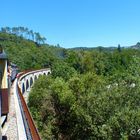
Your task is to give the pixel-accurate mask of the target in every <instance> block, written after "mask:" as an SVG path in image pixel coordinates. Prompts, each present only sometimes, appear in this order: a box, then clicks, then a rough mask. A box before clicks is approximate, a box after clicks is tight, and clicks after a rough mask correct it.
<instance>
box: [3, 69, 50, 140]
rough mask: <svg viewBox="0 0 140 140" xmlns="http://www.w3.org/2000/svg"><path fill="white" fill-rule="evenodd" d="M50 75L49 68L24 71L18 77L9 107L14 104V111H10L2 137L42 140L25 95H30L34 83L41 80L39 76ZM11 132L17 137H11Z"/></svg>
mask: <svg viewBox="0 0 140 140" xmlns="http://www.w3.org/2000/svg"><path fill="white" fill-rule="evenodd" d="M50 73H51V70H50V69H49V68H46V69H39V70H31V71H24V72H21V73H19V74H18V75H17V78H16V79H15V81H14V83H13V85H12V94H11V95H10V96H11V97H10V99H11V100H10V103H9V104H10V105H9V106H12V105H13V104H14V109H9V113H8V119H7V122H6V124H5V125H6V127H5V128H4V129H3V130H2V135H3V136H4V137H5V138H7V139H17V140H40V139H41V138H40V136H39V133H38V130H37V128H36V126H35V124H34V121H33V119H32V116H31V114H30V111H29V109H28V106H27V104H26V101H25V98H24V95H25V94H29V91H30V89H31V87H32V86H33V84H34V82H35V81H36V80H37V79H38V78H39V76H41V75H45V76H47V75H49V74H50ZM11 114H12V115H11ZM13 114H14V116H13ZM13 120H14V121H13ZM8 121H9V122H8ZM11 124H13V125H11ZM14 125H15V126H14ZM12 127H15V128H12ZM14 130H15V132H14ZM10 131H13V132H14V133H15V134H12V135H15V136H11V132H10Z"/></svg>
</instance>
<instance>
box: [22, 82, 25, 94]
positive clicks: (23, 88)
mask: <svg viewBox="0 0 140 140" xmlns="http://www.w3.org/2000/svg"><path fill="white" fill-rule="evenodd" d="M24 92H25V84H24V83H23V84H22V93H24Z"/></svg>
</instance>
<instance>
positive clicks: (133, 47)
mask: <svg viewBox="0 0 140 140" xmlns="http://www.w3.org/2000/svg"><path fill="white" fill-rule="evenodd" d="M130 48H132V49H140V42H138V43H137V44H136V45H132V46H130Z"/></svg>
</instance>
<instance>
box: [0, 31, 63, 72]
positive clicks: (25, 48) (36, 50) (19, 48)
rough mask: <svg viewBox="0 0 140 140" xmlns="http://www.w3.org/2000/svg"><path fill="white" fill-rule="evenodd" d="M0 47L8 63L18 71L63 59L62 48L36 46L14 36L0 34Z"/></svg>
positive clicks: (47, 64) (29, 41) (32, 42)
mask: <svg viewBox="0 0 140 140" xmlns="http://www.w3.org/2000/svg"><path fill="white" fill-rule="evenodd" d="M0 45H2V46H3V47H4V50H5V52H6V53H7V55H8V58H9V61H11V62H13V63H15V64H17V66H18V67H19V68H20V70H26V69H34V68H35V69H36V68H42V67H46V66H47V67H48V66H51V65H52V62H53V61H55V59H59V58H61V57H63V52H64V49H63V48H60V47H59V48H58V47H56V46H50V45H48V44H45V45H42V44H38V43H37V42H34V41H32V40H29V39H25V38H23V37H21V36H17V35H14V34H8V33H2V32H0Z"/></svg>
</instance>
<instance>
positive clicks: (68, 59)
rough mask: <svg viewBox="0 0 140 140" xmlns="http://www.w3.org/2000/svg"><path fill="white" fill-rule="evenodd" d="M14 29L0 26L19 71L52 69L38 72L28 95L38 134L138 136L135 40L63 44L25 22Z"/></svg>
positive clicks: (139, 63)
mask: <svg viewBox="0 0 140 140" xmlns="http://www.w3.org/2000/svg"><path fill="white" fill-rule="evenodd" d="M23 28H24V27H23ZM14 29H17V30H16V31H15V30H13V28H10V27H9V28H6V27H4V28H2V29H1V31H0V45H2V46H3V47H4V50H5V52H6V53H7V55H8V58H9V61H10V62H13V63H15V64H16V65H17V66H18V67H19V69H20V71H23V70H27V69H38V68H44V67H50V68H51V70H52V74H51V75H49V76H41V77H39V79H38V80H37V81H36V82H35V84H34V86H33V88H32V90H31V92H30V95H29V100H28V107H29V109H30V111H31V114H32V117H33V119H34V121H35V124H36V126H37V128H38V130H39V133H40V135H41V138H42V140H46V139H50V140H52V139H54V140H55V139H56V140H99V139H101V140H128V139H132V140H133V139H134V140H136V139H138V140H139V139H140V49H139V43H137V45H135V46H132V47H121V46H120V45H118V47H114V48H105V47H96V48H90V49H87V48H74V49H66V48H62V47H60V46H59V45H49V44H47V43H45V40H46V38H45V40H44V41H41V39H39V40H38V39H35V38H34V37H35V36H36V33H34V32H33V31H32V30H29V29H28V28H27V29H28V30H24V31H21V28H19V27H15V28H14ZM24 29H26V28H24ZM27 31H28V32H30V33H28V34H30V35H27ZM31 31H32V32H31ZM32 33H33V34H32ZM31 34H32V37H31ZM33 36H34V37H33ZM39 36H40V37H41V35H40V34H39Z"/></svg>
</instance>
